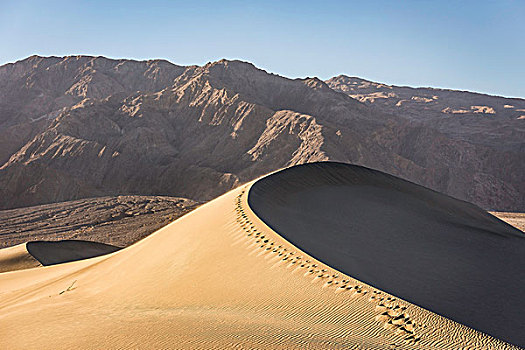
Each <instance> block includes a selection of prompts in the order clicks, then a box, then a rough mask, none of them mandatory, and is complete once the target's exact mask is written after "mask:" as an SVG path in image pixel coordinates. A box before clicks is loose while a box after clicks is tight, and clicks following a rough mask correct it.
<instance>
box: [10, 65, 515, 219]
mask: <svg viewBox="0 0 525 350" xmlns="http://www.w3.org/2000/svg"><path fill="white" fill-rule="evenodd" d="M354 82H357V84H354ZM374 84H375V85H374ZM360 86H363V87H360ZM378 86H380V87H378ZM387 91H388V93H393V94H394V95H395V96H396V97H394V96H393V95H392V96H391V97H388V98H383V97H379V95H381V94H383V95H384V94H386V95H388V93H387ZM431 91H432V92H431ZM370 94H372V95H373V94H376V95H373V96H376V97H370V96H371V95H370ZM430 94H432V96H430ZM429 96H430V97H429ZM433 96H437V99H435V98H434V97H433ZM367 97H369V98H368V99H367ZM466 97H468V98H466ZM390 99H392V100H390ZM429 99H430V100H429ZM372 100H373V101H372ZM405 100H407V101H405ZM427 100H428V101H427ZM436 100H437V101H438V102H436ZM461 101H464V103H463V102H461ZM460 102H461V103H460ZM462 103H463V104H462ZM398 104H399V106H396V105H398ZM506 106H507V107H506ZM508 106H512V108H511V107H508ZM523 108H525V100H521V99H512V100H511V99H505V98H502V97H494V96H487V95H480V94H472V93H466V92H459V91H449V90H435V89H411V88H397V87H388V86H385V85H382V84H376V83H371V82H366V81H363V80H359V79H357V78H348V77H337V78H333V79H330V80H329V81H327V82H326V83H325V82H323V81H321V80H319V79H317V78H306V79H295V80H291V79H288V78H284V77H281V76H278V75H274V74H270V73H267V72H266V71H263V70H260V69H258V68H256V67H255V66H253V65H252V64H250V63H246V62H241V61H227V60H221V61H218V62H214V63H208V64H206V65H205V66H201V67H199V66H190V67H181V66H177V65H174V64H171V63H169V62H167V61H162V60H151V61H140V62H139V61H132V60H111V59H107V58H104V57H88V56H75V57H64V58H58V57H47V58H45V57H38V56H32V57H29V58H27V59H25V60H22V61H19V62H16V63H13V64H7V65H4V66H1V67H0V163H1V164H3V165H1V168H0V208H15V207H21V206H29V205H36V204H44V203H52V202H57V201H65V200H72V199H78V198H85V197H94V196H114V195H123V194H140V195H168V196H181V197H187V198H193V199H196V200H199V201H202V200H208V199H211V198H213V197H215V196H217V195H219V194H221V193H224V192H226V191H228V190H229V189H231V188H234V187H236V186H238V185H239V184H240V183H242V182H245V181H247V180H250V179H252V178H254V177H256V176H259V175H262V174H265V173H267V172H269V171H272V170H276V169H278V168H281V167H285V166H290V165H295V164H301V163H305V162H313V161H321V160H337V161H342V162H349V163H354V164H359V165H364V166H367V167H371V168H375V169H378V170H382V171H385V172H388V173H390V174H393V175H397V176H401V177H403V178H405V179H408V180H411V181H414V182H416V183H419V184H422V185H424V186H427V187H430V188H432V189H435V190H437V191H440V192H444V193H447V194H449V195H452V196H454V197H456V198H459V199H464V200H467V201H470V202H473V203H475V204H478V205H479V206H481V207H483V208H485V209H494V210H508V211H524V210H525V195H524V193H525V176H524V175H523V174H525V162H523V159H525V143H524V141H523V140H525V129H524V128H523V126H522V125H523V123H525V118H522V119H519V118H520V116H521V114H520V113H522V114H524V115H525V112H521V111H520V110H521V109H523ZM458 111H460V112H458Z"/></svg>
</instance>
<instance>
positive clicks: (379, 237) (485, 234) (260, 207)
mask: <svg viewBox="0 0 525 350" xmlns="http://www.w3.org/2000/svg"><path fill="white" fill-rule="evenodd" d="M249 203H250V207H251V208H252V209H253V210H254V212H255V213H256V214H257V215H258V216H259V217H260V218H262V219H263V221H265V223H266V224H268V225H269V226H270V227H272V228H273V229H275V230H276V231H277V232H278V233H280V234H281V235H282V236H283V237H285V238H286V239H287V240H289V241H290V242H292V243H293V244H295V245H297V246H300V247H301V248H302V249H303V250H305V251H306V252H308V253H310V254H311V255H313V256H315V257H316V258H318V259H320V260H321V261H323V262H325V263H327V264H328V265H330V266H332V267H334V268H336V269H338V270H340V271H342V272H344V273H346V274H348V275H350V276H353V277H355V278H357V279H359V280H361V281H363V282H367V283H370V284H371V285H373V286H375V287H378V288H380V289H384V290H388V291H389V292H391V293H393V294H395V295H397V296H399V297H402V298H404V299H406V300H409V301H411V302H414V303H416V304H418V305H420V306H422V307H425V308H427V309H429V310H432V311H435V312H437V313H439V314H441V315H444V316H447V317H449V318H451V319H453V320H456V321H458V322H461V323H463V324H466V325H469V326H471V327H473V328H475V329H479V330H482V331H484V332H486V333H489V334H491V335H494V336H496V337H499V338H501V339H506V340H508V341H511V342H513V343H516V344H521V345H525V332H524V330H525V318H523V312H524V311H525V298H524V296H525V292H524V291H525V269H524V266H525V235H524V234H523V233H522V232H521V231H519V230H517V229H516V228H514V227H512V226H510V225H508V224H506V223H504V222H503V221H501V220H499V219H497V218H495V217H494V216H492V215H490V214H489V213H487V212H485V211H484V210H481V209H480V208H478V207H476V206H475V205H473V204H470V203H467V202H463V201H459V200H456V199H454V198H451V197H448V196H445V195H443V194H440V193H437V192H434V191H432V190H429V189H426V188H424V187H422V186H418V185H415V184H413V183H410V182H408V181H403V180H401V179H399V178H396V177H394V176H390V175H387V174H385V173H382V172H379V171H375V170H371V169H367V168H363V167H358V166H352V165H348V164H342V163H331V162H330V163H329V162H326V163H316V164H307V165H303V166H299V167H294V168H289V169H287V170H284V171H281V172H279V173H277V174H273V175H271V176H268V177H266V178H264V179H262V180H260V181H257V182H256V183H255V185H254V186H253V187H252V189H251V191H250V197H249Z"/></svg>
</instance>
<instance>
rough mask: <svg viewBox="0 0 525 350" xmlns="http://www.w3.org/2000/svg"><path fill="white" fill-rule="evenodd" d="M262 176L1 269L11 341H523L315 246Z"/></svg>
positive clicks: (488, 345)
mask: <svg viewBox="0 0 525 350" xmlns="http://www.w3.org/2000/svg"><path fill="white" fill-rule="evenodd" d="M252 184H253V182H252V183H249V184H247V185H244V186H242V187H239V188H237V189H235V190H232V191H230V192H228V193H226V194H224V195H222V196H220V197H218V198H217V199H215V200H212V201H211V202H209V203H207V204H205V205H202V206H201V207H199V208H197V209H195V210H194V211H192V212H191V213H189V214H187V215H185V216H183V217H181V218H180V219H178V220H176V221H174V222H173V223H171V224H169V225H167V226H165V227H164V228H161V229H160V230H158V231H157V232H155V233H153V234H152V235H150V236H148V237H146V238H145V239H143V240H141V241H139V242H137V243H135V244H134V245H132V246H130V247H128V248H125V249H122V250H120V251H117V252H115V253H111V254H109V255H105V256H100V257H96V258H92V259H87V260H81V261H76V262H70V263H64V264H59V265H53V266H46V267H38V268H31V269H26V270H21V271H12V272H5V273H2V274H0V348H1V349H72V348H75V349H109V348H142V349H152V348H174V349H197V348H201V349H232V348H237V349H241V348H242V349H260V348H267V349H518V347H516V346H514V345H510V344H508V343H506V342H504V341H501V340H498V339H496V338H493V337H491V336H489V335H486V334H484V333H481V332H479V331H476V330H474V329H472V328H469V327H467V326H464V325H462V324H459V323H456V322H454V321H451V320H449V319H447V318H445V317H442V316H439V315H437V314H435V313H432V312H430V311H428V310H425V309H423V308H420V307H418V306H416V305H413V304H411V303H408V302H406V301H403V300H401V299H399V298H397V297H395V296H393V295H390V294H388V293H386V292H384V291H381V290H378V289H376V288H373V287H371V286H369V285H367V284H365V283H362V282H360V281H358V280H356V279H353V278H351V277H349V276H346V275H345V274H343V273H341V272H339V271H337V270H334V269H332V268H331V267H329V266H327V265H325V264H323V263H322V262H320V261H318V260H316V259H314V258H313V257H312V256H309V255H308V254H306V253H304V252H303V251H301V250H300V249H299V248H298V247H296V246H294V245H292V244H291V243H290V242H288V241H286V240H285V239H284V238H283V237H282V236H280V235H279V234H277V233H276V232H275V231H273V230H272V229H270V228H269V226H267V225H266V224H265V223H264V222H263V221H262V220H261V219H260V218H259V217H258V216H257V215H255V213H254V212H253V211H252V209H251V208H250V206H249V205H248V193H249V191H250V188H251V186H252ZM492 287H494V288H505V286H492Z"/></svg>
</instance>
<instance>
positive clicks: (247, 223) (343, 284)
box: [235, 190, 422, 343]
mask: <svg viewBox="0 0 525 350" xmlns="http://www.w3.org/2000/svg"><path fill="white" fill-rule="evenodd" d="M245 192H246V190H242V191H241V193H240V194H239V195H238V196H237V197H236V200H235V204H236V205H235V211H236V213H237V222H239V224H240V225H241V227H242V229H243V230H244V231H245V232H246V236H247V237H249V238H252V239H253V240H254V242H253V243H254V244H255V245H256V246H257V247H258V248H259V249H261V250H262V251H261V253H271V254H276V256H275V257H276V258H277V259H279V258H280V260H279V262H278V264H286V263H287V264H288V265H287V267H288V268H293V267H295V270H294V272H295V271H296V270H298V269H304V270H306V272H305V273H304V275H305V276H310V277H312V276H313V277H314V278H313V280H312V283H316V282H319V281H324V282H325V283H324V284H323V288H333V289H334V292H335V293H336V294H338V293H343V292H349V291H350V292H352V295H351V296H350V297H351V298H357V297H361V296H364V295H366V294H369V295H370V297H369V301H371V302H375V303H376V311H377V312H379V315H377V316H376V318H375V319H376V320H377V321H380V322H382V323H383V327H384V328H385V329H389V330H392V331H394V332H395V333H396V334H398V335H399V336H402V337H403V339H404V340H405V341H407V342H410V343H416V342H418V341H419V339H420V338H419V337H417V336H416V333H415V329H416V328H418V327H422V325H421V324H416V323H415V322H414V321H413V320H411V319H410V316H409V314H408V313H407V312H406V309H407V307H406V306H401V305H399V304H398V303H397V302H396V301H397V299H396V298H394V297H390V296H388V297H385V296H384V295H383V293H382V292H380V291H377V290H374V291H372V292H370V291H369V290H367V289H365V288H364V287H363V286H360V285H351V284H350V281H349V280H346V279H343V278H341V277H340V276H339V275H338V274H337V273H330V272H328V270H327V269H322V268H320V267H319V265H317V264H315V263H314V262H312V261H310V260H307V259H303V257H301V256H300V255H298V254H296V253H295V252H293V251H291V250H289V249H287V248H285V247H283V246H282V245H275V244H274V242H272V241H271V240H270V239H269V238H268V237H266V236H265V235H264V234H263V233H262V232H260V231H258V230H257V229H256V228H255V225H254V224H253V222H252V221H251V220H250V219H249V218H248V216H247V215H246V213H245V211H244V209H243V207H242V201H241V198H242V196H243V195H244V193H245Z"/></svg>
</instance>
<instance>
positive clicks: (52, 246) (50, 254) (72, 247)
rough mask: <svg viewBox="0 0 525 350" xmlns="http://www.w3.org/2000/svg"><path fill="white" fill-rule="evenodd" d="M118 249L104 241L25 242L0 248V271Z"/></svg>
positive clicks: (25, 267)
mask: <svg viewBox="0 0 525 350" xmlns="http://www.w3.org/2000/svg"><path fill="white" fill-rule="evenodd" d="M120 249H121V248H119V247H115V246H112V245H109V244H105V243H98V242H91V241H81V240H63V241H56V242H47V241H34V242H27V243H23V244H18V245H16V246H13V247H8V248H4V249H0V272H7V271H16V270H24V269H30V268H33V267H38V266H48V265H56V264H62V263H66V262H71V261H77V260H82V259H89V258H94V257H96V256H100V255H105V254H109V253H113V252H116V251H117V250H120Z"/></svg>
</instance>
